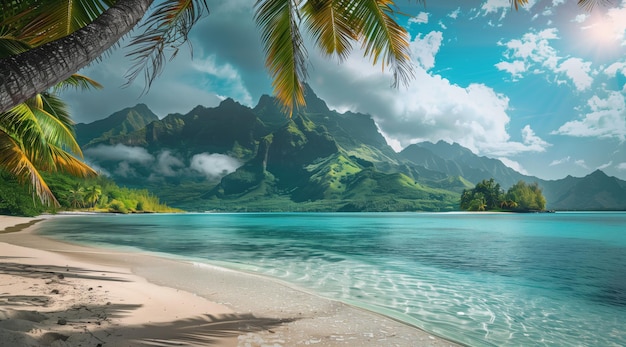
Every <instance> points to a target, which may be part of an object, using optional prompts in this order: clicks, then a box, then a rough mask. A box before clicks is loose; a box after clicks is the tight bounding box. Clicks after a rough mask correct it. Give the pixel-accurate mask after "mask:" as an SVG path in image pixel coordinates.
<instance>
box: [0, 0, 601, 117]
mask: <svg viewBox="0 0 626 347" xmlns="http://www.w3.org/2000/svg"><path fill="white" fill-rule="evenodd" d="M419 1H420V0H418V2H419ZM510 1H511V4H513V5H514V6H515V8H516V9H517V8H518V7H519V6H523V5H525V4H527V3H528V0H510ZM600 1H604V0H579V1H578V3H579V4H580V5H581V6H584V7H588V8H591V7H592V6H593V4H594V3H596V2H600ZM153 2H154V0H83V1H70V0H65V1H43V0H22V1H8V2H3V3H2V4H0V6H1V7H0V19H1V22H0V27H2V26H4V27H6V26H13V27H19V28H29V29H31V30H30V31H28V32H29V33H30V35H31V36H41V37H42V38H41V39H39V40H38V43H37V45H35V47H34V48H32V49H29V50H27V51H26V52H24V53H21V54H18V55H15V56H11V57H8V58H5V59H2V60H0V76H1V77H0V79H1V80H0V112H5V111H7V110H8V109H10V108H12V107H14V106H15V105H17V104H20V103H22V102H24V101H25V100H27V99H29V98H32V97H34V96H35V95H36V94H38V93H41V92H42V91H45V90H47V89H48V88H50V87H51V86H54V85H55V84H57V83H59V82H61V81H63V80H65V79H66V78H67V77H69V76H71V75H72V74H73V73H75V72H76V71H78V70H79V69H80V68H82V67H84V66H85V65H87V64H89V63H91V62H92V61H94V60H96V59H97V58H98V57H100V56H101V54H102V53H104V52H105V51H107V50H108V49H110V48H111V47H113V46H114V45H115V44H116V43H117V42H118V41H119V40H120V38H122V37H123V36H124V35H126V34H127V33H128V32H129V31H130V30H131V29H132V28H133V27H134V26H135V25H136V24H137V23H138V22H139V21H140V20H141V19H142V18H143V17H144V16H146V13H147V12H148V9H149V7H150V6H151V5H152V3H153ZM68 4H69V5H71V7H69V8H71V9H75V8H79V7H80V6H82V8H83V10H82V12H79V11H75V13H82V14H83V16H82V17H81V19H82V21H73V19H72V20H70V19H68V18H69V17H63V16H62V15H59V13H61V12H63V11H66V12H67V9H68ZM80 4H82V5H80ZM76 6H78V7H76ZM255 6H256V15H255V18H256V21H257V23H258V25H259V27H260V29H261V32H262V40H263V43H264V45H265V53H266V56H267V58H266V66H267V68H268V69H269V72H270V74H271V75H272V78H273V86H274V92H275V93H276V95H277V97H278V98H279V100H280V101H281V102H282V103H283V106H284V107H285V109H286V110H288V111H290V112H292V111H293V109H294V107H297V106H298V105H303V104H304V98H303V84H302V83H303V81H304V80H305V79H306V75H307V74H306V66H305V62H306V50H305V48H304V45H303V40H302V36H301V34H300V31H299V25H300V23H301V22H304V23H305V24H306V27H307V28H308V30H309V32H310V33H312V34H313V37H314V39H315V41H316V44H317V46H318V48H320V49H321V50H322V51H323V52H325V53H326V54H328V55H337V56H339V57H340V58H345V57H346V56H347V54H348V53H349V52H350V48H351V45H352V44H353V43H354V42H359V43H361V44H362V47H363V48H364V49H365V54H366V55H367V56H369V57H370V58H371V59H372V60H373V62H374V63H376V62H378V61H379V60H381V61H382V62H383V66H385V65H388V66H389V67H390V68H391V69H392V71H393V73H394V77H395V82H396V83H398V82H406V80H407V79H408V78H410V76H411V71H410V65H409V58H408V42H407V35H406V30H405V29H404V28H402V27H401V26H399V25H398V23H397V22H396V17H397V11H396V10H395V2H394V1H393V0H257V2H256V4H255ZM204 11H208V5H207V3H206V1H205V0H164V1H163V2H161V3H159V5H157V6H156V8H155V10H154V11H153V12H152V13H151V15H149V16H148V17H147V19H146V22H145V24H144V26H145V31H144V33H143V34H141V35H139V36H138V37H137V38H135V39H134V40H133V45H135V47H136V50H135V51H134V52H133V53H131V57H132V59H133V66H132V67H131V70H130V75H129V78H130V79H129V80H130V81H132V80H133V79H134V78H135V77H137V75H138V74H139V73H140V72H141V71H145V72H146V82H147V86H149V85H150V83H151V82H152V80H153V79H154V78H155V77H156V76H157V75H158V74H159V73H160V71H161V69H162V66H163V63H164V61H165V60H164V58H165V57H164V52H165V50H166V49H167V48H168V47H171V46H174V48H175V49H174V54H175V52H176V50H177V48H178V47H179V46H180V45H181V44H182V43H184V42H185V41H186V40H187V35H188V33H189V30H190V29H191V28H192V27H193V25H194V24H195V23H196V22H197V21H198V20H199V19H200V18H201V17H202V14H203V12H204ZM70 13H71V12H70ZM45 14H47V15H45ZM32 18H37V20H36V21H32ZM59 18H64V19H63V22H62V23H61V20H60V19H59ZM72 18H74V16H72ZM63 28H65V29H68V28H70V29H69V30H65V31H63V30H62V29H63ZM72 30H74V31H72ZM60 32H63V33H65V35H66V36H63V37H60V38H54V39H53V38H52V37H56V36H58V34H59V33H60ZM49 33H54V34H50V35H48V34H49ZM0 34H1V33H0ZM33 34H36V35H33ZM55 35H56V36H55ZM41 43H45V44H41ZM39 44H41V45H39ZM144 68H145V70H143V69H144Z"/></svg>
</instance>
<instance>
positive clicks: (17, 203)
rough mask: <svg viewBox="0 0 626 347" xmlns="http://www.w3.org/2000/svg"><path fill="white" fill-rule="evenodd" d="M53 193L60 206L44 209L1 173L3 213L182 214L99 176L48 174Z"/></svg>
mask: <svg viewBox="0 0 626 347" xmlns="http://www.w3.org/2000/svg"><path fill="white" fill-rule="evenodd" d="M44 177H45V180H46V182H48V184H49V187H50V190H51V191H52V192H53V194H54V195H55V196H57V197H58V202H59V205H58V207H54V206H44V205H43V204H42V203H41V201H39V200H37V199H33V197H32V195H30V193H29V191H28V189H27V187H25V186H22V185H19V184H17V181H16V178H15V177H14V176H12V175H9V174H7V173H6V172H2V171H0V214H8V215H20V216H35V215H38V214H41V213H43V212H50V213H56V212H59V211H95V212H114V213H148V212H180V211H181V210H179V209H175V208H171V207H169V206H167V205H165V204H163V203H162V202H160V200H159V198H158V197H156V196H155V195H154V194H152V193H150V192H148V191H147V190H145V189H130V188H125V187H119V186H118V185H117V184H115V183H114V182H113V181H111V180H110V179H108V178H106V177H103V176H98V177H93V178H88V179H84V178H77V177H74V176H70V175H67V174H61V173H45V174H44Z"/></svg>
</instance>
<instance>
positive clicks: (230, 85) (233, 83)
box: [192, 54, 253, 106]
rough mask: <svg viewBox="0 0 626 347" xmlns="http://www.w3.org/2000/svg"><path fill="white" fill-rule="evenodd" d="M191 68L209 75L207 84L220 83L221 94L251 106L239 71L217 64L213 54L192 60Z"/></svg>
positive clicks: (248, 93)
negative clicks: (224, 93)
mask: <svg viewBox="0 0 626 347" xmlns="http://www.w3.org/2000/svg"><path fill="white" fill-rule="evenodd" d="M192 66H193V68H194V69H195V70H197V71H199V72H201V73H205V74H207V75H209V79H208V81H207V82H208V83H209V84H216V83H221V84H222V85H221V86H220V88H219V90H220V91H221V92H226V94H228V95H229V96H230V97H231V98H233V99H235V100H238V101H240V102H241V103H242V104H245V105H248V106H253V104H252V102H253V101H252V96H251V95H250V92H248V90H247V89H246V87H245V85H244V82H243V80H242V78H241V75H240V73H239V71H238V70H237V69H235V68H234V67H233V66H232V65H231V64H228V63H224V64H218V63H217V61H216V56H215V55H214V54H213V55H210V56H208V57H207V58H205V59H202V60H198V59H196V60H194V61H193V62H192ZM215 79H217V81H215Z"/></svg>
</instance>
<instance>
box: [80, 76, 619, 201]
mask: <svg viewBox="0 0 626 347" xmlns="http://www.w3.org/2000/svg"><path fill="white" fill-rule="evenodd" d="M305 97H306V99H307V107H306V108H305V109H304V110H301V111H300V112H299V113H298V114H296V115H295V116H294V117H293V118H292V119H289V118H288V117H286V116H285V114H284V113H282V112H281V111H280V108H279V106H278V104H277V102H276V100H275V99H274V98H272V97H270V96H267V95H264V96H262V97H261V98H260V99H259V102H258V103H257V105H256V106H255V107H254V108H249V107H247V106H243V105H241V104H239V103H237V102H236V101H234V100H232V99H230V98H229V99H225V100H224V101H222V102H221V103H220V104H219V105H218V106H216V107H211V108H207V107H204V106H196V107H195V108H193V109H192V110H191V111H189V112H188V113H186V114H170V115H167V116H166V117H164V118H163V119H160V120H159V119H158V118H157V119H152V118H150V116H149V114H150V113H152V111H150V112H146V110H145V109H148V108H147V106H145V105H143V106H140V108H141V111H142V112H146V113H147V114H148V116H147V118H146V122H147V120H148V119H152V120H151V122H149V123H148V124H146V125H145V126H143V128H141V129H135V130H133V131H129V130H128V129H129V128H128V127H127V128H126V129H127V130H126V131H122V130H123V129H124V127H123V126H122V124H123V123H124V118H123V117H120V116H119V115H118V113H119V112H118V113H115V114H113V115H112V116H111V117H108V118H106V119H105V120H108V121H104V120H100V121H96V122H94V123H91V124H95V125H91V128H90V131H91V132H88V133H87V134H79V136H81V139H85V138H86V137H88V136H91V137H92V138H91V139H87V142H86V146H85V148H86V149H87V150H86V153H87V154H89V155H91V153H100V151H90V149H93V148H97V147H99V146H104V147H103V148H104V149H105V150H106V149H108V148H109V147H107V146H114V145H123V146H126V147H127V148H130V149H132V150H136V151H142V152H141V153H142V154H144V155H145V160H144V161H143V162H139V161H138V160H134V161H133V158H130V157H129V158H124V159H123V160H122V159H120V161H118V162H115V161H105V160H103V159H102V157H100V158H99V157H98V156H97V155H95V156H93V157H90V158H89V159H90V160H91V161H93V162H95V163H96V164H97V165H98V166H99V167H102V168H103V169H105V170H106V171H107V172H109V173H110V174H111V175H112V176H114V178H115V179H116V180H120V181H122V183H124V184H128V185H131V186H137V187H142V188H148V189H153V190H154V191H155V193H157V192H158V193H159V194H160V195H163V194H165V197H163V198H164V201H166V202H167V203H168V204H171V205H173V206H176V204H177V203H178V202H180V204H179V206H177V207H183V208H187V209H189V208H190V207H193V209H220V208H225V209H234V208H239V207H241V206H244V205H245V206H246V209H248V207H250V206H256V207H255V208H265V207H267V208H271V209H289V208H290V207H289V206H294V205H296V206H299V207H298V208H303V209H307V210H345V211H369V210H402V211H404V210H429V211H442V210H453V209H458V206H456V207H455V206H453V205H454V203H453V202H452V201H453V200H455V199H458V198H459V196H460V193H461V192H462V191H463V189H467V188H471V187H472V186H473V185H474V184H476V183H478V182H480V181H481V180H482V179H489V178H494V179H495V180H496V181H497V182H499V183H500V184H501V185H502V186H503V187H505V188H506V187H508V186H511V185H513V184H515V183H517V182H518V181H519V180H524V181H527V182H538V183H539V184H540V186H541V187H542V189H543V190H544V194H545V196H546V198H547V200H548V208H550V209H555V208H556V209H572V210H576V209H600V210H612V209H626V206H624V205H623V204H622V203H621V201H622V200H626V199H625V198H624V197H626V182H624V181H621V180H619V179H617V178H614V177H608V176H606V175H605V174H604V173H602V174H603V175H604V176H602V175H600V174H596V173H594V174H591V175H589V176H587V177H583V178H578V179H577V178H571V177H566V178H563V179H561V180H554V181H546V180H541V179H539V178H537V177H533V176H527V175H523V174H521V173H519V172H517V171H515V170H513V169H511V168H509V167H508V166H506V165H504V163H502V162H501V161H500V160H497V159H493V158H488V157H481V156H477V155H475V154H474V153H472V152H471V151H470V150H469V149H467V148H464V147H462V146H461V145H459V144H457V143H453V144H449V143H446V142H444V141H439V142H438V143H430V142H422V143H418V144H414V145H411V146H408V147H407V148H405V149H404V150H403V151H402V152H400V153H396V152H395V151H393V149H392V148H391V147H390V146H389V145H388V144H387V142H386V141H385V139H384V137H383V136H382V134H380V132H379V131H378V128H377V126H376V124H375V122H374V120H373V119H372V117H371V116H369V115H365V114H360V113H353V112H345V113H338V112H336V111H333V110H330V109H329V108H328V106H327V105H326V103H325V102H324V101H323V100H321V99H319V98H318V97H317V96H316V95H315V93H314V92H313V91H312V90H311V89H310V88H308V86H307V89H306V94H305ZM144 106H145V109H144ZM124 110H126V112H127V113H128V112H129V111H128V109H124ZM124 110H122V111H124ZM148 110H149V109H148ZM122 111H120V112H122ZM152 114H153V113H152ZM114 115H115V117H113V116H114ZM113 118H114V119H113ZM97 126H100V129H99V132H96V131H94V129H95V128H97ZM82 129H85V127H84V126H81V127H78V126H77V129H76V131H77V133H79V132H80V131H83V130H82ZM116 129H117V130H116ZM120 129H121V130H120ZM83 141H85V140H83ZM109 159H110V158H109ZM228 163H231V164H228ZM227 164H228V165H227ZM211 165H213V166H211ZM159 175H160V176H159ZM142 177H143V178H142ZM146 177H147V178H148V179H147V180H146V179H145V178H146ZM400 187H402V188H400ZM590 187H591V188H590ZM582 193H584V196H582V197H581V196H580V195H581V194H582ZM185 194H186V196H183V195H185ZM170 197H171V199H169V198H170ZM586 197H591V198H587V199H586V200H585V198H586ZM620 198H621V200H620ZM172 199H173V200H172ZM240 205H241V206H240ZM265 205H267V206H265ZM224 206H226V207H224ZM285 206H287V207H285Z"/></svg>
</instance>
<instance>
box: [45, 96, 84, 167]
mask: <svg viewBox="0 0 626 347" xmlns="http://www.w3.org/2000/svg"><path fill="white" fill-rule="evenodd" d="M40 96H41V100H42V104H41V106H42V107H41V108H37V109H34V110H33V112H34V114H35V116H36V117H37V121H38V123H39V124H40V128H41V129H42V131H43V132H44V134H45V138H46V142H47V143H48V145H54V146H59V147H61V148H64V149H65V150H68V151H71V152H72V153H75V154H77V155H78V156H80V157H82V152H81V149H80V146H79V145H78V143H77V142H76V138H75V137H74V121H73V120H72V118H71V116H70V113H69V111H68V109H67V105H66V104H65V103H64V102H63V100H61V99H60V98H59V97H58V96H57V95H56V94H48V93H43V94H40Z"/></svg>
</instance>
